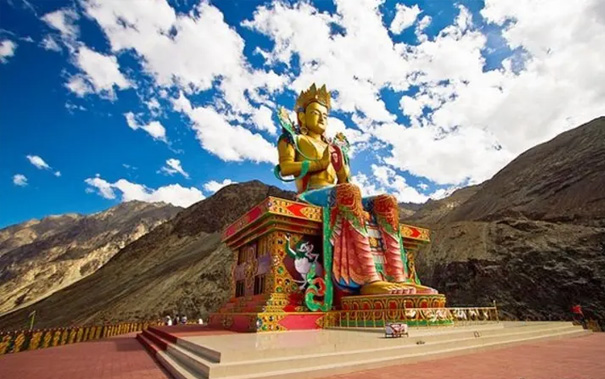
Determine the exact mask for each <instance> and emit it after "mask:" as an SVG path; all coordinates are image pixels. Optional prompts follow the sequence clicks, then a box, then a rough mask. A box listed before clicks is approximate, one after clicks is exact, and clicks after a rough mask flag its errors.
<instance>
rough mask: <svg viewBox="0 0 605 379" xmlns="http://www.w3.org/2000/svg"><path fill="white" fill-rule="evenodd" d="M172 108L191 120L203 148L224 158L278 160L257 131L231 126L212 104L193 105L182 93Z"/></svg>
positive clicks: (262, 160)
mask: <svg viewBox="0 0 605 379" xmlns="http://www.w3.org/2000/svg"><path fill="white" fill-rule="evenodd" d="M173 106H174V109H175V110H177V111H179V112H183V113H184V114H186V115H187V116H188V117H189V119H191V121H192V122H193V129H194V130H195V132H196V137H197V139H198V140H199V141H200V144H201V145H202V147H203V148H204V149H206V150H207V151H209V152H211V153H213V154H214V155H216V156H217V157H219V158H221V159H222V160H225V161H242V160H244V159H248V160H251V161H254V162H269V163H277V152H276V150H275V146H274V145H273V144H271V143H270V142H268V141H267V140H265V139H264V138H263V137H262V136H261V135H260V134H255V133H252V132H251V131H250V130H248V129H246V128H244V127H242V126H239V125H232V124H230V123H229V121H228V120H227V119H226V117H225V116H224V115H223V114H221V113H219V112H218V111H217V110H216V109H214V108H213V107H197V108H194V107H193V106H192V105H191V103H190V102H189V100H188V99H187V98H186V97H185V95H184V94H183V93H181V94H180V96H179V97H178V98H176V99H173Z"/></svg>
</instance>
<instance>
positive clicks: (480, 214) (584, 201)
mask: <svg viewBox="0 0 605 379" xmlns="http://www.w3.org/2000/svg"><path fill="white" fill-rule="evenodd" d="M454 195H455V194H454ZM454 195H452V196H454ZM443 201H445V202H447V201H448V199H443V200H440V202H443ZM427 207H428V205H427ZM438 208H439V207H438ZM405 221H406V222H409V223H416V224H421V225H424V226H427V227H430V228H431V229H432V230H433V232H432V240H433V242H432V244H431V245H430V246H429V247H428V248H427V249H425V251H422V252H421V255H420V257H419V259H418V263H417V268H418V270H419V272H420V274H421V278H422V279H423V280H424V283H425V284H429V285H431V286H434V287H436V288H439V290H441V291H443V292H445V293H446V294H447V295H448V299H449V300H448V301H449V303H450V304H454V305H476V304H478V305H487V304H489V303H490V302H491V301H492V300H496V301H497V302H498V304H499V306H500V307H501V309H502V311H503V312H504V313H505V314H507V315H508V316H512V317H517V318H522V319H523V318H530V319H565V318H569V317H570V313H569V308H570V306H571V305H572V303H580V304H582V305H583V306H584V309H585V311H586V313H587V315H588V317H594V318H596V319H599V320H601V323H602V324H603V320H605V117H601V118H598V119H595V120H593V121H591V122H589V123H587V124H584V125H582V126H579V127H577V128H575V129H573V130H570V131H568V132H565V133H562V134H560V135H559V136H557V137H555V138H554V139H552V140H551V141H548V142H546V143H543V144H541V145H538V146H536V147H534V148H532V149H530V150H528V151H526V152H525V153H523V154H521V155H520V156H519V157H517V158H516V159H515V160H513V161H512V162H511V163H510V164H508V165H507V166H506V167H505V168H503V169H502V170H501V171H500V172H498V173H497V174H496V175H495V176H494V177H493V178H492V179H490V180H488V181H487V182H485V183H483V184H482V185H481V186H480V188H479V189H478V190H477V191H476V193H474V194H471V196H469V197H468V198H467V199H466V200H465V201H463V202H461V203H458V204H457V205H456V206H454V207H452V209H451V210H450V212H447V213H446V214H445V215H443V214H439V215H437V216H433V215H431V212H430V210H427V209H426V208H421V209H420V210H419V211H418V212H416V213H415V214H414V215H412V216H411V217H409V218H407V219H406V220H405Z"/></svg>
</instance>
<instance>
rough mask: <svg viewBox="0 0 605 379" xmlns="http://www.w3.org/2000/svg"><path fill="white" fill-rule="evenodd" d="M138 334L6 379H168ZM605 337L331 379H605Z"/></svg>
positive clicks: (85, 347)
mask: <svg viewBox="0 0 605 379" xmlns="http://www.w3.org/2000/svg"><path fill="white" fill-rule="evenodd" d="M134 337H135V334H134V333H132V334H128V335H124V336H118V337H113V338H108V339H105V340H101V341H94V342H84V343H79V344H74V345H66V346H60V347H53V348H48V349H42V350H37V351H30V352H22V353H17V354H14V355H13V354H10V355H5V356H0V377H2V378H11V379H12V378H19V379H28V378H36V379H39V378H90V379H94V378H129V379H135V378H168V377H169V376H168V375H167V374H166V373H165V372H164V371H163V370H162V369H161V368H160V367H159V365H158V364H157V363H156V362H155V361H154V360H153V359H152V358H151V357H150V356H149V354H148V353H147V352H146V351H145V349H144V348H143V347H142V346H141V345H140V344H139V343H138V342H137V341H136V340H135V338H134ZM603 357H605V334H604V333H595V334H592V335H589V336H586V337H578V338H568V339H559V340H551V341H544V342H536V343H531V344H525V345H521V346H516V347H511V348H504V349H498V350H491V351H486V352H480V353H474V354H468V355H463V356H458V357H452V358H445V359H438V360H431V361H426V362H421V363H415V364H408V365H402V366H390V367H385V368H383V369H381V370H368V371H361V372H357V373H352V374H343V375H335V376H332V377H331V378H333V379H336V378H359V379H361V378H363V379H371V378H401V377H405V378H406V379H414V378H419V379H421V378H426V379H429V378H430V379H436V378H439V379H444V378H481V379H483V378H513V379H515V378H518V379H521V378H523V379H542V378H544V379H555V378H557V379H559V378H560V379H599V378H605V359H604V358H603Z"/></svg>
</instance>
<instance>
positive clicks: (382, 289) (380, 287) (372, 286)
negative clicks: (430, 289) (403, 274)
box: [361, 280, 416, 295]
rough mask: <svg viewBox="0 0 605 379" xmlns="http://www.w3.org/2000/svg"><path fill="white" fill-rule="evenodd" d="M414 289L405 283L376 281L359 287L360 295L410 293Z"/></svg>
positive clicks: (414, 290) (412, 292)
mask: <svg viewBox="0 0 605 379" xmlns="http://www.w3.org/2000/svg"><path fill="white" fill-rule="evenodd" d="M414 293H416V289H415V288H414V287H413V286H410V285H408V284H406V283H390V282H385V281H381V280H380V281H376V282H372V283H368V284H365V285H364V286H363V287H361V294H362V295H411V294H414Z"/></svg>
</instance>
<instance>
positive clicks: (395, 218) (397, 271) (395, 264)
mask: <svg viewBox="0 0 605 379" xmlns="http://www.w3.org/2000/svg"><path fill="white" fill-rule="evenodd" d="M372 200H373V201H372V205H373V211H374V215H375V216H376V221H377V223H378V229H379V230H380V233H381V235H382V241H383V244H384V256H385V261H386V262H385V271H386V274H387V276H389V277H390V278H392V281H393V282H405V281H406V279H407V277H406V273H405V268H404V267H405V266H404V263H403V260H402V258H401V254H402V249H401V245H400V241H399V207H398V205H397V199H396V198H395V196H392V195H379V196H376V197H374V198H373V199H372Z"/></svg>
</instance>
